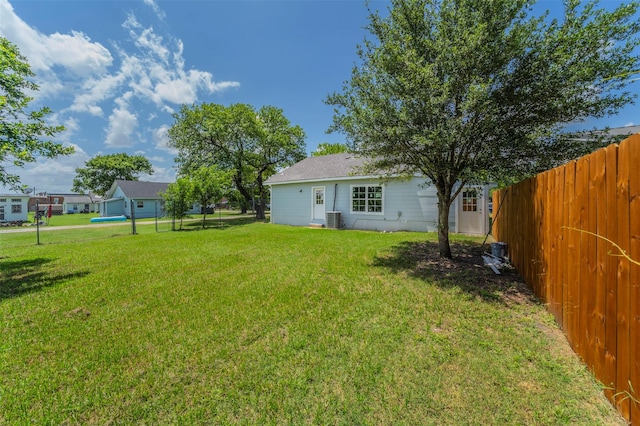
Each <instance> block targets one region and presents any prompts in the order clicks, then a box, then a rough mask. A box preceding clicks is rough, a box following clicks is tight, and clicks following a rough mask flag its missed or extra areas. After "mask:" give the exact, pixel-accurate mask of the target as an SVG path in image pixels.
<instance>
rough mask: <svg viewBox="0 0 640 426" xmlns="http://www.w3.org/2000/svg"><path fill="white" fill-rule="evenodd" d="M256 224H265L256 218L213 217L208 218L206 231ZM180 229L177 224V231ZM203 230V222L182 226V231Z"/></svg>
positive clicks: (205, 226) (186, 223)
mask: <svg viewBox="0 0 640 426" xmlns="http://www.w3.org/2000/svg"><path fill="white" fill-rule="evenodd" d="M256 222H264V221H262V220H257V219H256V218H253V217H237V218H232V217H224V216H223V217H222V219H219V218H214V217H212V218H207V219H206V220H205V223H204V229H207V230H219V231H224V230H226V229H229V228H233V227H236V226H243V225H249V224H251V223H256ZM178 228H179V225H178V224H176V231H178V230H179V229H178ZM202 229H203V228H202V220H198V221H192V222H185V223H183V224H182V231H197V230H202Z"/></svg>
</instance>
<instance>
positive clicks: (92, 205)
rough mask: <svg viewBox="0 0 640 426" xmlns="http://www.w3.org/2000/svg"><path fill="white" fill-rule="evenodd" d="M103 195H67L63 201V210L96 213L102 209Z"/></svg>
mask: <svg viewBox="0 0 640 426" xmlns="http://www.w3.org/2000/svg"><path fill="white" fill-rule="evenodd" d="M101 202H102V197H99V196H97V195H94V194H89V195H80V194H77V195H65V196H64V199H63V201H62V211H63V212H65V213H95V212H98V211H100V203H101Z"/></svg>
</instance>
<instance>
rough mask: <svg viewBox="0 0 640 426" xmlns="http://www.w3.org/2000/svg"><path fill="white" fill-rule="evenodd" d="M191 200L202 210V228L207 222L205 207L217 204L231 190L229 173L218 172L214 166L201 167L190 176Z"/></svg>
mask: <svg viewBox="0 0 640 426" xmlns="http://www.w3.org/2000/svg"><path fill="white" fill-rule="evenodd" d="M190 179H191V185H192V188H193V199H194V200H195V201H196V202H198V203H199V204H200V205H201V206H202V208H203V210H204V215H203V217H202V227H203V228H204V227H205V224H206V221H207V206H209V205H210V204H213V203H217V202H219V201H220V200H221V199H222V197H224V196H225V195H226V194H227V193H228V192H229V190H230V188H231V173H230V172H228V171H223V170H219V169H218V168H217V167H216V166H211V167H206V166H202V167H200V168H198V169H197V170H195V171H194V172H193V174H192V175H191V176H190Z"/></svg>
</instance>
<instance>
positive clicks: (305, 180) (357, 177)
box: [266, 175, 428, 186]
mask: <svg viewBox="0 0 640 426" xmlns="http://www.w3.org/2000/svg"><path fill="white" fill-rule="evenodd" d="M396 177H397V178H399V176H396ZM415 177H422V175H416V176H415ZM392 179H394V177H392ZM426 179H428V178H426ZM345 180H377V181H378V182H381V181H383V180H385V179H384V178H383V177H382V176H380V175H370V176H342V177H324V178H317V179H298V180H288V181H286V182H270V183H266V185H268V186H274V185H289V184H300V183H317V182H335V181H345Z"/></svg>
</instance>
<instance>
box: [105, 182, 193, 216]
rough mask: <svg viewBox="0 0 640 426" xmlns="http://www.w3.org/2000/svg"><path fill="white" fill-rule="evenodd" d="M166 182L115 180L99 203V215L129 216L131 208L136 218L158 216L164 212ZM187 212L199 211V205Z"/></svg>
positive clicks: (167, 185)
mask: <svg viewBox="0 0 640 426" xmlns="http://www.w3.org/2000/svg"><path fill="white" fill-rule="evenodd" d="M168 187H169V184H168V183H164V182H141V181H132V180H116V181H114V182H113V184H112V185H111V188H109V191H107V193H106V194H105V197H104V200H102V202H101V203H100V216H121V215H124V216H126V217H128V218H131V211H132V210H131V209H132V208H133V212H134V214H135V217H136V218H138V219H142V218H149V217H159V216H163V215H164V214H165V206H164V198H163V197H162V194H163V193H164V192H166V191H167V188H168ZM187 213H188V214H197V213H200V207H199V206H195V205H194V206H193V207H192V209H191V210H189V211H188V212H187Z"/></svg>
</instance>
